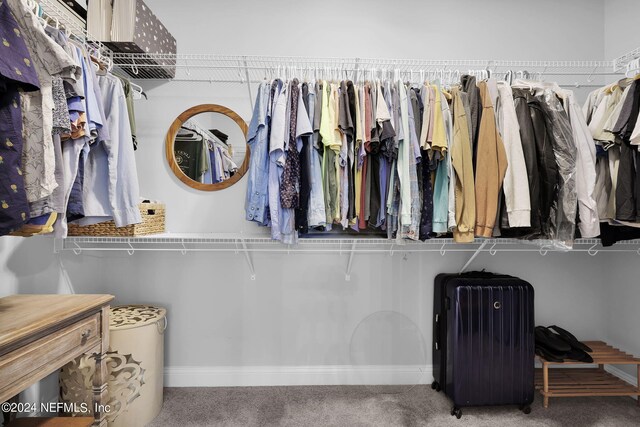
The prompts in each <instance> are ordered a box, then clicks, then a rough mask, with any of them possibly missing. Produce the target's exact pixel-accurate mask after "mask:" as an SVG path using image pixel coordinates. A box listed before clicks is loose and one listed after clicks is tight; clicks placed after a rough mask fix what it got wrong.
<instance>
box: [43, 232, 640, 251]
mask: <svg viewBox="0 0 640 427" xmlns="http://www.w3.org/2000/svg"><path fill="white" fill-rule="evenodd" d="M56 246H57V248H58V250H62V251H74V252H76V253H79V252H82V251H117V250H119V251H124V250H127V251H186V252H192V251H222V252H224V251H232V252H233V251H238V250H239V248H240V247H241V246H242V247H245V246H246V250H247V251H249V252H336V251H339V252H341V253H342V252H345V253H348V252H366V253H373V252H389V251H394V250H395V251H399V252H434V251H439V252H441V253H443V252H474V251H476V250H478V249H479V247H480V246H482V250H484V251H490V252H523V251H527V252H541V251H544V252H546V251H554V250H556V249H555V247H554V246H553V242H552V241H549V240H532V241H526V240H519V239H502V238H498V239H477V240H476V241H475V242H474V243H455V242H454V241H453V239H445V238H439V239H431V240H427V241H425V242H420V241H410V240H402V241H397V240H390V239H384V238H377V237H357V238H353V237H348V238H347V237H340V238H336V237H327V238H323V237H314V238H300V239H298V242H297V244H295V245H283V244H281V243H280V242H278V241H274V240H272V239H271V238H269V237H267V236H245V235H242V234H196V233H193V234H192V233H186V234H170V233H167V234H160V235H150V236H139V237H67V238H66V239H59V242H58V243H57V245H56ZM638 248H640V240H628V241H624V242H620V243H618V244H617V245H616V246H615V247H613V248H609V249H608V248H603V247H602V246H601V242H600V239H576V240H575V242H574V249H572V251H577V252H580V251H582V252H586V251H590V252H591V253H593V252H594V251H596V252H597V251H601V250H602V251H624V252H630V251H637V250H638ZM243 250H245V249H243Z"/></svg>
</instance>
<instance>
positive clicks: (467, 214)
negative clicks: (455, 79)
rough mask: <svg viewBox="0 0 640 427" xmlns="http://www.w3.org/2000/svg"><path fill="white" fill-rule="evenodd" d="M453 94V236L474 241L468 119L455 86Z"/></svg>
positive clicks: (474, 193)
mask: <svg viewBox="0 0 640 427" xmlns="http://www.w3.org/2000/svg"><path fill="white" fill-rule="evenodd" d="M451 94H452V95H453V114H454V120H453V141H454V142H453V146H452V148H451V162H452V164H453V169H454V171H455V173H456V179H455V209H456V227H455V228H454V229H453V239H454V240H455V241H456V242H461V243H470V242H473V235H474V227H475V224H476V192H475V187H474V178H473V158H472V156H471V142H470V136H469V126H468V118H467V115H466V113H465V109H464V104H463V103H462V95H461V94H460V90H459V89H458V88H454V89H453V90H452V91H451Z"/></svg>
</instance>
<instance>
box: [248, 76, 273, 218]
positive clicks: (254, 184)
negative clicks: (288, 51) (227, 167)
mask: <svg viewBox="0 0 640 427" xmlns="http://www.w3.org/2000/svg"><path fill="white" fill-rule="evenodd" d="M270 90H271V85H270V84H269V83H268V82H264V83H261V84H260V87H259V89H258V95H257V98H256V103H255V108H254V110H253V117H252V118H251V124H250V125H249V133H248V135H247V137H248V141H247V143H248V144H249V148H250V150H251V160H250V167H249V182H248V183H247V195H246V198H245V211H246V219H247V221H255V222H257V223H259V224H261V225H268V214H267V213H268V209H267V205H268V183H269V147H268V145H269V139H268V136H269V125H270V123H269V122H270V118H271V108H270V102H269V97H270Z"/></svg>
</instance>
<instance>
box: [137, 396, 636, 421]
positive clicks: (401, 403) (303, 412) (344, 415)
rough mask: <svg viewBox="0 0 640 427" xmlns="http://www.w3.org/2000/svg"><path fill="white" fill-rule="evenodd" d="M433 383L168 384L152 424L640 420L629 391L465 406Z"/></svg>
mask: <svg viewBox="0 0 640 427" xmlns="http://www.w3.org/2000/svg"><path fill="white" fill-rule="evenodd" d="M450 409H451V403H450V401H449V400H448V399H447V398H446V396H444V395H443V394H442V393H436V392H435V391H433V390H431V387H430V386H416V387H410V386H407V387H397V386H383V387H367V386H313V387H230V388H226V387H225V388H167V389H165V396H164V407H163V409H162V412H161V413H160V415H159V416H158V417H157V418H156V419H155V420H154V422H153V423H151V424H150V426H152V427H161V426H162V427H165V426H167V427H169V426H170V427H176V426H178V427H195V426H243V427H245V426H295V427H299V426H349V427H354V426H384V427H389V426H437V427H441V426H458V427H460V426H487V427H495V426H510V427H512V426H516V427H525V426H536V427H539V426H554V427H556V426H557V427H572V426H576V427H578V426H580V427H587V426H616V427H618V426H620V427H628V426H640V408H639V407H638V406H636V402H635V401H634V400H632V399H631V398H626V397H603V398H563V399H551V403H550V405H549V408H548V409H544V408H543V407H542V401H541V399H539V398H538V397H537V396H536V401H535V402H534V403H533V405H532V412H531V414H529V415H525V414H523V413H522V412H520V411H518V409H517V408H516V407H484V408H464V409H463V416H462V419H460V420H458V419H456V418H455V417H452V416H451V415H449V411H450Z"/></svg>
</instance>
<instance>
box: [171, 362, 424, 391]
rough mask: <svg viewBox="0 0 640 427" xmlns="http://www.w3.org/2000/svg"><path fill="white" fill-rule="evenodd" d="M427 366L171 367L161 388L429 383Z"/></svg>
mask: <svg viewBox="0 0 640 427" xmlns="http://www.w3.org/2000/svg"><path fill="white" fill-rule="evenodd" d="M432 372H433V371H432V367H431V365H427V366H420V365H396V366H388V365H373V366H350V365H337V366H335V365H334V366H228V367H211V366H175V367H168V368H165V370H164V385H165V387H239V386H245V387H246V386H287V385H381V384H384V385H387V384H388V385H401V384H429V383H431V381H432Z"/></svg>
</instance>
